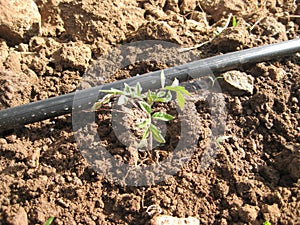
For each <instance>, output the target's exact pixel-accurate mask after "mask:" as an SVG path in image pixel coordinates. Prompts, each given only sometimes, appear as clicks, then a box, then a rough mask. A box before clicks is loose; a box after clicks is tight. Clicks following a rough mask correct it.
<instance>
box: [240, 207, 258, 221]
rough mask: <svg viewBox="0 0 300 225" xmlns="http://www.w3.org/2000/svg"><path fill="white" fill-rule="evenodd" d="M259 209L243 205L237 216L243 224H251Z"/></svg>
mask: <svg viewBox="0 0 300 225" xmlns="http://www.w3.org/2000/svg"><path fill="white" fill-rule="evenodd" d="M258 211H259V207H257V206H252V205H248V204H246V205H244V206H243V207H241V208H240V209H239V216H240V217H241V219H242V220H243V221H244V222H247V223H250V224H252V223H253V222H254V221H255V220H256V217H257V215H258Z"/></svg>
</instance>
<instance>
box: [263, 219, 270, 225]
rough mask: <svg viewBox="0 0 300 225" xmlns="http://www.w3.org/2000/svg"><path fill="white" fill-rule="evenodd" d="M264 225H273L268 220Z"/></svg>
mask: <svg viewBox="0 0 300 225" xmlns="http://www.w3.org/2000/svg"><path fill="white" fill-rule="evenodd" d="M263 225H272V224H271V223H270V222H269V221H268V220H266V221H265V222H263Z"/></svg>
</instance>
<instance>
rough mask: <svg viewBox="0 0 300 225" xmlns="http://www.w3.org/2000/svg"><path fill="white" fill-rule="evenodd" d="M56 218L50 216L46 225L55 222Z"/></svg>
mask: <svg viewBox="0 0 300 225" xmlns="http://www.w3.org/2000/svg"><path fill="white" fill-rule="evenodd" d="M54 219H55V217H50V218H49V219H48V220H47V221H46V222H45V223H44V225H50V224H51V223H52V222H53V220H54Z"/></svg>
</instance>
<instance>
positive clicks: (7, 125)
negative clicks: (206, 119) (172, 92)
mask: <svg viewBox="0 0 300 225" xmlns="http://www.w3.org/2000/svg"><path fill="white" fill-rule="evenodd" d="M298 51H300V38H298V39H294V40H289V41H284V42H280V43H276V44H272V45H266V46H261V47H255V48H251V49H246V50H241V51H237V52H231V53H227V54H224V55H218V56H214V57H210V58H206V59H201V60H197V61H194V62H190V63H187V64H183V65H180V66H176V67H171V68H168V69H165V70H164V73H165V75H166V78H167V79H170V80H174V78H177V79H178V80H179V81H180V82H182V81H187V80H189V79H194V78H199V77H201V76H205V75H207V72H208V71H212V72H224V71H227V70H231V69H234V68H237V67H238V66H240V65H243V64H246V63H257V62H262V61H267V60H270V59H273V58H278V57H282V56H286V55H290V54H293V53H296V52H298ZM160 73H161V71H155V72H150V73H147V74H144V75H142V76H135V77H132V78H129V79H126V80H120V81H116V82H113V83H109V84H103V85H100V86H96V87H92V88H89V89H85V90H81V91H76V92H73V93H69V94H66V95H61V96H58V97H53V98H49V99H46V100H41V101H37V102H33V103H29V104H25V105H21V106H17V107H13V108H8V109H4V110H1V111H0V132H1V131H5V130H9V129H12V128H17V127H20V126H22V125H25V124H29V123H33V122H37V121H42V120H45V119H49V118H53V117H55V116H60V115H64V114H67V113H71V112H72V109H74V108H76V107H80V108H81V109H84V108H90V107H91V105H92V104H93V103H94V102H95V99H97V98H101V97H102V96H103V95H104V93H101V92H100V93H99V90H101V89H111V88H117V89H122V88H123V84H124V83H128V84H135V83H136V82H140V83H141V85H142V87H143V90H147V89H157V88H160Z"/></svg>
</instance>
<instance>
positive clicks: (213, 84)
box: [208, 76, 224, 87]
mask: <svg viewBox="0 0 300 225" xmlns="http://www.w3.org/2000/svg"><path fill="white" fill-rule="evenodd" d="M208 78H209V79H210V80H211V86H212V87H213V86H215V83H216V81H217V80H218V79H223V78H224V77H223V76H219V77H216V78H214V77H212V76H209V77H208Z"/></svg>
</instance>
